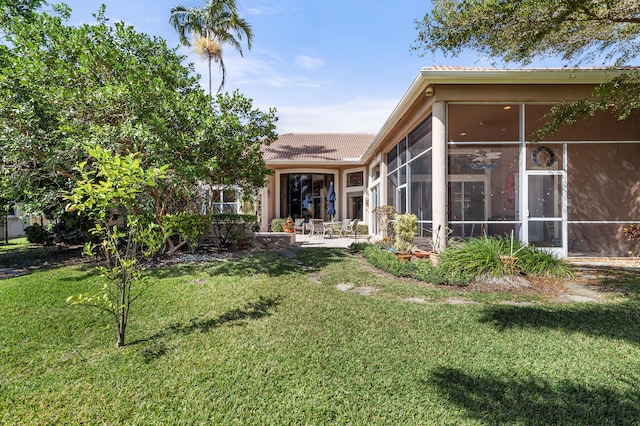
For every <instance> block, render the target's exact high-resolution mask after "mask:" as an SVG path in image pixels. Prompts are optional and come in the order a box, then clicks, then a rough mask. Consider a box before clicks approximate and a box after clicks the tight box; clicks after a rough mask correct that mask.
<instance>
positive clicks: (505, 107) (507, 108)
mask: <svg viewBox="0 0 640 426" xmlns="http://www.w3.org/2000/svg"><path fill="white" fill-rule="evenodd" d="M502 109H504V110H510V109H511V105H505V106H504V107H503V108H502Z"/></svg>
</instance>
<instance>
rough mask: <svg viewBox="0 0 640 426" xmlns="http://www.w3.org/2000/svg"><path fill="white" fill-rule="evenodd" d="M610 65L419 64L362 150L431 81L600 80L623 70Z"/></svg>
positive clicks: (369, 153)
mask: <svg viewBox="0 0 640 426" xmlns="http://www.w3.org/2000/svg"><path fill="white" fill-rule="evenodd" d="M623 72H624V71H623V70H615V69H611V68H602V69H600V68H598V69H595V68H594V69H584V68H582V69H569V68H567V69H545V68H530V69H515V70H514V69H440V68H432V67H426V68H422V69H421V70H420V72H419V73H418V75H417V76H416V78H415V79H414V80H413V83H411V86H409V89H407V91H406V92H405V94H404V95H403V96H402V98H401V99H400V102H399V103H398V105H397V106H396V108H395V109H394V110H393V112H392V113H391V115H390V116H389V118H388V119H387V121H386V122H385V123H384V124H383V125H382V127H381V128H380V130H379V131H378V133H377V134H376V137H375V138H374V139H373V141H372V142H371V144H370V145H369V146H368V147H367V149H366V150H365V152H364V153H363V154H362V159H363V160H369V159H370V158H371V157H372V156H373V155H374V154H375V152H376V150H377V149H378V146H379V145H380V144H381V142H382V141H383V140H385V138H386V137H387V136H388V135H389V133H390V132H391V130H392V129H393V128H394V126H395V125H396V124H397V123H398V121H399V120H400V119H401V118H402V117H403V116H404V114H405V113H406V112H407V110H408V109H409V108H410V107H411V105H412V104H413V102H414V101H415V99H416V98H417V97H418V96H421V95H422V94H423V93H424V91H425V89H426V88H427V86H428V85H432V84H601V83H603V82H604V81H607V80H608V79H610V78H613V77H615V76H617V75H620V74H621V73H623Z"/></svg>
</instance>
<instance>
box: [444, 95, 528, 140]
mask: <svg viewBox="0 0 640 426" xmlns="http://www.w3.org/2000/svg"><path fill="white" fill-rule="evenodd" d="M448 108H449V109H448V119H447V121H448V123H449V129H448V130H449V131H448V135H449V142H516V141H519V140H520V126H519V117H520V107H519V105H518V104H450V105H449V107H448Z"/></svg>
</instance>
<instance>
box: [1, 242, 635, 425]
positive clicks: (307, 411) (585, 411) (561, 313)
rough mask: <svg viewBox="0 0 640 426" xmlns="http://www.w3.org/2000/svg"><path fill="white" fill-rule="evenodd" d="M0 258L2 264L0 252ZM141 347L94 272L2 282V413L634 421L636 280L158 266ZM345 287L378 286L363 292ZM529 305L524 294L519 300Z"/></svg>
mask: <svg viewBox="0 0 640 426" xmlns="http://www.w3.org/2000/svg"><path fill="white" fill-rule="evenodd" d="M1 259H2V257H0V260H1ZM152 281H153V286H152V289H151V290H150V291H148V292H147V293H145V295H144V296H143V297H142V299H140V300H139V301H137V302H136V305H134V307H133V310H132V317H131V323H130V325H129V329H128V330H129V334H128V336H127V340H128V345H127V346H125V347H124V348H116V347H115V336H114V333H113V331H112V330H111V328H109V325H110V324H109V317H107V316H105V315H102V314H100V313H98V312H96V311H94V310H91V309H88V308H78V307H72V306H67V305H66V304H65V298H66V296H68V295H70V294H74V293H78V292H82V291H88V290H89V289H91V288H93V287H95V286H99V285H100V279H99V278H98V277H97V276H96V274H95V273H94V271H93V269H92V268H88V267H86V266H75V267H58V268H49V269H44V270H40V271H36V272H32V273H30V274H28V275H23V276H20V277H15V278H11V279H6V280H2V281H0V423H6V424H14V423H22V424H50V423H53V424H79V423H90V424H96V423H105V424H119V423H125V424H234V423H238V424H438V425H439V424H452V425H453V424H456V425H457V424H496V423H498V424H500V423H508V424H561V425H562V424H566V425H569V424H571V425H575V424H589V425H591V424H607V423H614V424H635V423H637V421H638V418H640V405H639V404H638V401H639V400H640V387H639V386H638V383H639V382H640V328H638V326H637V324H638V323H639V322H640V290H639V287H638V276H637V274H625V275H620V276H613V277H612V278H610V281H609V282H607V283H606V285H607V287H608V288H610V289H611V290H612V291H614V290H617V289H618V288H621V289H622V290H623V291H624V293H623V295H622V296H621V297H618V298H616V299H615V300H616V301H615V302H610V303H602V304H541V305H536V306H520V307H515V306H506V305H501V304H498V303H495V302H496V301H497V300H498V299H497V298H499V297H502V296H496V295H469V294H467V293H465V298H475V299H476V300H479V301H481V302H482V303H481V304H479V305H469V306H458V305H449V304H444V303H427V304H417V303H409V302H406V301H404V300H403V298H405V297H409V296H415V297H422V298H424V299H425V300H427V301H430V302H438V301H440V300H442V299H444V298H446V297H450V296H452V295H455V294H456V293H453V292H450V291H447V290H444V289H442V288H437V287H426V286H418V285H414V284H406V283H404V282H401V281H399V280H397V279H395V278H389V277H387V276H382V275H378V274H375V273H374V272H373V271H372V270H371V269H370V268H367V267H365V266H364V265H362V263H361V262H359V261H358V260H357V259H355V258H354V257H352V256H351V255H349V254H348V253H347V252H346V251H344V250H339V249H305V250H301V251H298V252H291V253H286V252H285V253H277V252H269V253H256V254H252V255H250V256H248V257H245V258H242V259H239V260H234V261H228V262H210V263H204V264H189V265H186V266H179V267H172V268H166V269H161V270H156V271H153V273H152ZM340 283H349V284H352V285H354V286H356V287H358V286H370V287H374V288H375V289H377V291H376V292H375V293H374V295H373V296H370V297H364V296H360V295H357V294H355V293H352V292H342V291H339V290H337V289H336V287H335V286H336V285H337V284H340ZM510 297H517V296H510Z"/></svg>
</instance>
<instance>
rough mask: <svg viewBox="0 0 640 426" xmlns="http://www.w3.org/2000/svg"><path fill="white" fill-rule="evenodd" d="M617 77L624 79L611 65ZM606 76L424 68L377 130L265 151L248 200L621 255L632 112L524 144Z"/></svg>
mask: <svg viewBox="0 0 640 426" xmlns="http://www.w3.org/2000/svg"><path fill="white" fill-rule="evenodd" d="M619 72H624V70H621V71H619ZM610 76H611V73H610V71H609V70H607V69H598V68H589V69H575V70H574V69H512V70H507V69H481V68H466V67H428V68H423V69H422V70H421V71H420V72H419V74H418V75H417V77H416V78H415V80H414V81H413V83H412V84H411V85H410V87H409V88H408V90H407V91H406V93H405V94H404V96H403V97H402V99H401V100H400V102H399V103H398V105H397V107H396V108H395V110H394V111H393V112H392V114H391V116H390V117H389V118H388V119H387V121H386V122H385V123H384V124H383V125H382V128H381V129H380V131H379V132H378V133H377V134H376V135H365V134H333V135H331V134H288V135H281V136H280V138H279V139H278V141H276V142H275V143H274V144H273V145H272V146H270V147H269V148H268V149H266V150H265V161H266V164H267V166H268V167H270V168H271V169H272V170H274V172H275V173H274V175H273V176H271V178H270V180H269V184H268V186H267V187H266V188H264V189H263V190H262V191H261V193H260V196H259V198H258V204H257V207H258V209H259V212H260V214H261V218H262V225H263V229H265V226H266V225H268V223H269V221H270V220H271V219H273V218H275V217H286V216H291V217H305V218H325V219H326V218H327V216H326V208H325V207H326V205H325V203H326V191H327V188H328V186H329V183H330V182H334V184H335V188H336V192H337V194H338V200H337V201H336V204H337V218H338V219H342V218H356V217H358V218H361V219H362V220H363V222H364V223H367V224H368V225H369V230H370V233H377V229H376V225H375V217H374V214H373V211H374V209H375V208H376V207H378V206H382V205H393V206H395V207H396V209H397V210H398V211H399V212H401V213H402V212H410V213H414V214H416V215H417V216H418V220H419V232H420V236H421V237H425V238H428V239H430V240H431V239H433V240H435V241H437V242H438V243H439V244H441V245H444V244H446V240H447V234H448V233H451V235H452V236H453V237H459V238H468V237H477V236H480V235H484V234H488V235H512V234H513V235H514V237H515V238H518V239H520V240H521V241H523V242H525V243H528V244H532V245H537V246H542V247H546V248H548V249H549V250H551V251H553V252H555V253H556V254H557V255H558V256H561V257H566V256H575V255H594V254H598V255H609V256H613V255H626V254H627V253H628V251H629V250H636V249H637V248H638V247H637V246H635V247H632V246H630V244H631V243H630V242H629V241H627V240H626V239H625V237H624V234H623V231H622V229H623V228H624V227H625V226H628V225H629V224H631V223H639V222H640V179H639V177H640V176H639V170H640V115H638V114H634V115H632V116H631V117H628V118H626V119H625V120H623V121H618V120H617V119H616V118H615V117H614V116H613V115H611V114H608V113H606V114H605V113H603V114H597V115H596V116H594V117H592V118H590V119H583V120H580V121H579V122H578V123H576V124H575V125H565V126H563V127H561V129H560V130H559V132H558V133H557V134H555V135H550V136H547V137H545V138H544V139H543V140H542V141H540V142H535V143H533V142H531V140H532V138H531V135H532V133H533V132H534V131H536V130H538V129H539V128H541V127H542V126H543V125H544V124H545V122H546V119H545V114H546V113H547V112H548V111H549V109H550V108H551V107H552V106H553V105H554V104H557V103H561V102H572V101H575V100H578V99H581V98H583V97H585V96H588V95H589V94H590V93H591V91H592V89H593V88H594V87H595V86H596V85H598V84H600V83H601V82H603V81H605V79H607V78H610Z"/></svg>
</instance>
